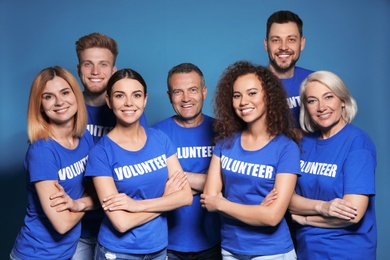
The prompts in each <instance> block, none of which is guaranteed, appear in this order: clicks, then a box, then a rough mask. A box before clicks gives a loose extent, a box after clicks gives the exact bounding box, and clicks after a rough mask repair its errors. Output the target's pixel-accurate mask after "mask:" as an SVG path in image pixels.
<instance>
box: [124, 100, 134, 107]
mask: <svg viewBox="0 0 390 260" xmlns="http://www.w3.org/2000/svg"><path fill="white" fill-rule="evenodd" d="M132 105H133V100H131V98H126V100H125V106H127V107H131V106H132Z"/></svg>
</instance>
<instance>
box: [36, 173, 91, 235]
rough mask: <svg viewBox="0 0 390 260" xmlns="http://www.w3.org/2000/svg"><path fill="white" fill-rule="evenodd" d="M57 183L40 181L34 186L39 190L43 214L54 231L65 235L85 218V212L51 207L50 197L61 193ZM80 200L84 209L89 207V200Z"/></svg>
mask: <svg viewBox="0 0 390 260" xmlns="http://www.w3.org/2000/svg"><path fill="white" fill-rule="evenodd" d="M57 183H58V182H57V181H54V180H53V181H38V182H36V183H35V184H34V185H35V188H36V190H37V194H38V197H39V201H40V203H41V206H42V209H43V212H44V213H45V215H46V216H47V217H48V219H49V221H50V223H51V224H52V225H53V227H54V229H55V230H56V231H57V232H58V233H60V234H65V233H66V232H68V231H69V230H70V229H72V228H73V227H74V226H75V225H76V224H77V223H78V222H79V221H80V220H81V218H82V217H83V216H84V212H72V211H70V210H63V211H57V209H56V207H52V206H51V203H52V201H51V199H50V196H52V194H56V193H58V192H59V191H60V190H59V188H58V186H56V184H57ZM60 187H61V186H60ZM68 197H69V196H68ZM69 199H70V198H69ZM70 200H71V199H70ZM80 200H81V201H80V205H79V206H80V207H83V208H87V207H88V205H89V203H88V199H80ZM70 203H72V202H70ZM79 206H77V207H79Z"/></svg>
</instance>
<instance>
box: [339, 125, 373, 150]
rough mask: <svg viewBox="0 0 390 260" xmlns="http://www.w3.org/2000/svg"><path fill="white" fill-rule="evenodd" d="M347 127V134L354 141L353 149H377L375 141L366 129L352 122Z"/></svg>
mask: <svg viewBox="0 0 390 260" xmlns="http://www.w3.org/2000/svg"><path fill="white" fill-rule="evenodd" d="M346 127H347V128H346V133H345V135H346V136H347V138H348V139H349V140H350V142H351V143H352V145H351V148H352V149H369V150H375V144H374V142H373V141H372V139H371V138H370V136H369V135H368V134H367V133H366V132H365V131H364V130H362V129H360V128H359V127H357V126H355V125H352V124H348V125H346Z"/></svg>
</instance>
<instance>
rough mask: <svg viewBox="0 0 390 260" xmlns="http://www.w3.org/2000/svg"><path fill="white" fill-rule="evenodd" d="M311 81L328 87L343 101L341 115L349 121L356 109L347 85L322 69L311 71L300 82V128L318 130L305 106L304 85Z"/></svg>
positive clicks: (310, 130)
mask: <svg viewBox="0 0 390 260" xmlns="http://www.w3.org/2000/svg"><path fill="white" fill-rule="evenodd" d="M313 81H317V82H319V83H321V84H323V85H325V86H326V87H328V88H329V89H330V90H331V91H332V92H333V93H334V94H335V95H336V96H337V97H338V98H339V99H340V100H342V101H343V102H344V104H345V107H344V109H343V112H342V114H341V116H342V118H343V119H344V120H345V121H346V122H347V123H351V122H352V120H353V118H354V117H355V115H356V113H357V110H358V109H357V104H356V101H355V99H354V98H353V97H352V95H351V93H350V92H349V90H348V88H347V86H346V85H345V83H344V82H343V80H342V79H341V78H340V77H339V76H337V75H336V74H334V73H332V72H330V71H325V70H322V71H316V72H313V73H312V74H310V75H309V76H308V77H307V78H306V79H305V80H304V81H303V82H302V84H301V89H300V92H299V94H300V99H301V110H300V115H299V123H300V124H301V128H302V130H303V131H305V132H315V131H317V130H318V126H317V125H316V124H315V123H314V121H313V120H312V119H311V117H310V115H309V112H308V111H307V108H306V104H307V99H306V95H305V91H306V87H307V85H308V84H309V83H310V82H313Z"/></svg>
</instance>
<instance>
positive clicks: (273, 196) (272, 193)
mask: <svg viewBox="0 0 390 260" xmlns="http://www.w3.org/2000/svg"><path fill="white" fill-rule="evenodd" d="M277 198H278V192H277V191H276V189H272V190H271V191H270V192H269V193H268V194H267V196H266V197H265V198H264V199H263V200H262V201H261V203H260V206H264V207H267V206H269V205H271V204H272V203H273V202H274V201H275V200H276V199H277Z"/></svg>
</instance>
